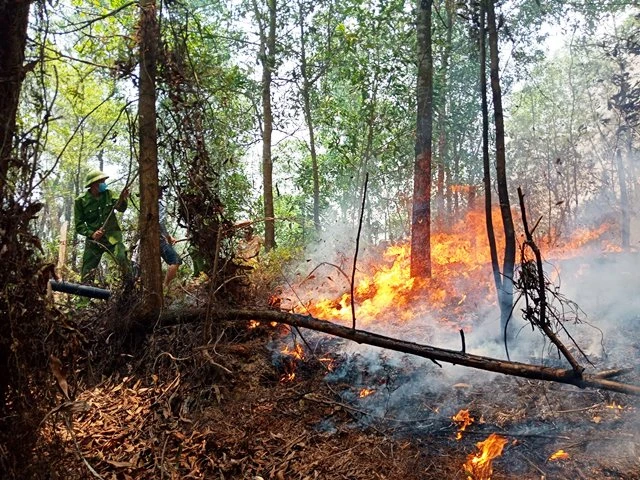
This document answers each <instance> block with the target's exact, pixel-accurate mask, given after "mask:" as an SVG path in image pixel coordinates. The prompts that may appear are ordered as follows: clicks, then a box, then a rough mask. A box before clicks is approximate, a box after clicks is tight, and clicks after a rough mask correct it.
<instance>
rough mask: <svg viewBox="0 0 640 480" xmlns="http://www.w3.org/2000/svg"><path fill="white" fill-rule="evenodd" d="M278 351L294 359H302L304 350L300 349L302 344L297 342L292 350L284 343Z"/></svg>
mask: <svg viewBox="0 0 640 480" xmlns="http://www.w3.org/2000/svg"><path fill="white" fill-rule="evenodd" d="M280 353H282V354H283V355H288V356H290V357H293V358H295V359H296V360H304V350H303V349H302V345H300V344H299V343H298V344H296V346H295V347H294V348H293V350H292V349H290V348H289V346H288V345H285V346H284V348H283V349H282V350H280Z"/></svg>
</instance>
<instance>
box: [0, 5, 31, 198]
mask: <svg viewBox="0 0 640 480" xmlns="http://www.w3.org/2000/svg"><path fill="white" fill-rule="evenodd" d="M30 6H31V2H30V1H23V0H7V1H4V2H0V200H2V201H4V200H5V194H6V192H5V189H6V187H7V175H8V173H9V168H10V164H11V155H12V150H13V139H14V135H15V130H16V114H17V111H18V102H19V99H20V89H21V88H22V82H23V80H24V77H25V74H26V71H25V68H24V58H25V57H24V49H25V46H26V42H27V25H28V22H29V7H30Z"/></svg>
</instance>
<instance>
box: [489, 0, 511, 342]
mask: <svg viewBox="0 0 640 480" xmlns="http://www.w3.org/2000/svg"><path fill="white" fill-rule="evenodd" d="M494 2H495V0H487V26H488V30H489V55H490V59H491V69H490V70H491V73H490V75H491V91H492V93H493V111H494V122H495V128H496V131H495V134H496V180H497V183H498V199H499V201H500V212H501V214H502V225H503V228H504V241H505V247H504V257H503V262H502V288H501V289H500V290H499V291H498V299H499V303H500V323H501V327H502V329H503V330H504V329H505V328H506V325H507V322H508V320H509V316H510V315H511V309H512V307H513V271H514V267H515V258H516V234H515V229H514V226H513V217H512V215H511V204H510V201H509V190H508V187H507V166H506V155H505V144H504V115H503V110H502V91H501V88H500V68H499V65H498V30H497V27H496V15H495V9H494Z"/></svg>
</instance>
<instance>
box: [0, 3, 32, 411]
mask: <svg viewBox="0 0 640 480" xmlns="http://www.w3.org/2000/svg"><path fill="white" fill-rule="evenodd" d="M30 6H31V2H28V1H20V0H8V1H5V2H2V3H0V215H2V216H3V217H4V216H5V208H6V207H7V206H8V203H9V201H10V200H11V197H12V193H11V192H10V191H9V188H8V187H7V177H8V175H9V170H10V167H11V163H12V154H13V146H14V145H13V139H14V136H15V131H16V115H17V111H18V102H19V99H20V89H21V88H22V81H23V80H24V77H25V73H26V72H25V69H24V65H23V63H24V49H25V46H26V41H27V25H28V21H29V7H30ZM6 215H7V216H8V215H9V214H8V213H6ZM3 224H4V222H3ZM3 226H4V225H3ZM14 238H15V236H14V235H13V232H9V231H6V230H5V229H4V228H2V229H0V245H6V244H7V243H8V242H11V241H13V239H14ZM0 256H1V255H0ZM2 258H3V262H4V260H6V259H5V258H4V257H2ZM5 267H8V264H6V263H5ZM10 282H11V276H10V275H0V291H2V292H3V294H2V297H3V298H0V412H3V411H4V407H5V401H6V397H5V394H6V391H7V387H8V385H9V382H10V373H9V365H8V363H9V354H10V349H11V343H12V340H11V337H12V333H11V324H10V321H9V315H7V312H8V311H9V307H10V299H9V297H7V295H6V292H8V291H9V289H10V288H11V285H9V283H10Z"/></svg>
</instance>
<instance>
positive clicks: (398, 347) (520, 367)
mask: <svg viewBox="0 0 640 480" xmlns="http://www.w3.org/2000/svg"><path fill="white" fill-rule="evenodd" d="M205 315H206V310H204V309H201V310H190V311H187V310H184V311H171V312H165V313H164V314H162V315H161V317H160V324H161V325H164V326H169V325H175V324H179V323H188V322H198V321H201V320H202V319H203V318H204V317H205ZM211 315H212V316H213V317H214V318H215V319H217V320H226V321H249V320H255V321H261V322H265V323H269V322H277V323H284V324H287V325H290V326H292V327H296V328H307V329H310V330H315V331H318V332H323V333H328V334H330V335H334V336H336V337H340V338H345V339H347V340H352V341H354V342H357V343H363V344H366V345H373V346H375V347H380V348H386V349H388V350H394V351H396V352H403V353H407V354H410V355H415V356H418V357H422V358H426V359H429V360H431V361H434V362H438V361H441V362H445V363H451V364H453V365H462V366H465V367H471V368H476V369H479V370H486V371H489V372H496V373H502V374H504V375H511V376H516V377H522V378H529V379H532V380H544V381H549V382H558V383H565V384H570V385H575V386H577V387H579V388H600V389H604V390H611V391H615V392H621V393H627V394H631V395H640V386H637V385H631V384H627V383H622V382H616V381H613V380H608V379H605V378H602V377H601V376H600V375H599V374H592V375H585V374H582V375H577V374H576V372H575V371H574V370H573V369H563V368H552V367H544V366H540V365H530V364H526V363H520V362H512V361H505V360H500V359H496V358H490V357H484V356H480V355H473V354H470V353H463V352H456V351H453V350H448V349H444V348H438V347H433V346H430V345H421V344H418V343H414V342H408V341H404V340H399V339H396V338H391V337H386V336H383V335H379V334H377V333H371V332H367V331H364V330H354V329H353V328H350V327H344V326H342V325H338V324H335V323H331V322H327V321H324V320H318V319H315V318H313V317H310V316H304V315H299V314H293V313H287V312H282V311H277V310H224V311H223V310H220V311H217V312H211Z"/></svg>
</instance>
